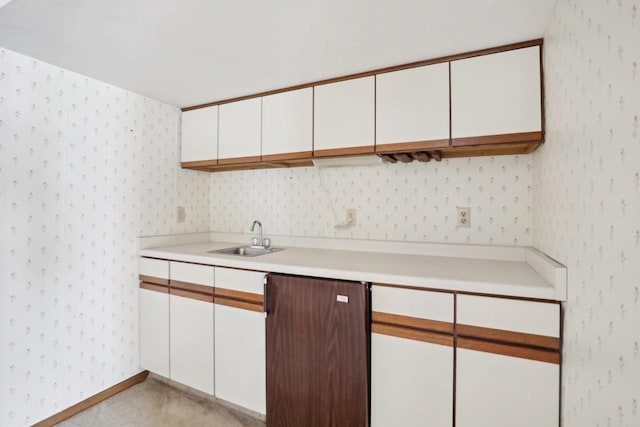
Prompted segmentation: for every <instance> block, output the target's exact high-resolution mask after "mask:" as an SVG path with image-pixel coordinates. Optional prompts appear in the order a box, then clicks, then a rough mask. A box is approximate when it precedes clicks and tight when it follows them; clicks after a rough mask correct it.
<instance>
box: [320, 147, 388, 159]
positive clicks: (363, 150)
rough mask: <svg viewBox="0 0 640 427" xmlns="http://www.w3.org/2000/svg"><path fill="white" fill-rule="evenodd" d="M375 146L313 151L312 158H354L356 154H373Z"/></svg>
mask: <svg viewBox="0 0 640 427" xmlns="http://www.w3.org/2000/svg"><path fill="white" fill-rule="evenodd" d="M375 148H376V147H375V145H363V146H362V147H347V148H329V149H326V150H313V157H337V156H354V155H358V154H373V153H375Z"/></svg>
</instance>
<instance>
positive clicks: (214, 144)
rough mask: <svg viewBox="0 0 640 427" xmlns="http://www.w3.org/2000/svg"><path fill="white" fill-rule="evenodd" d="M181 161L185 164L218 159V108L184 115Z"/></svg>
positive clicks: (203, 109)
mask: <svg viewBox="0 0 640 427" xmlns="http://www.w3.org/2000/svg"><path fill="white" fill-rule="evenodd" d="M181 134H182V138H181V145H180V159H181V161H182V162H183V163H185V162H194V161H211V162H213V163H214V164H215V160H216V159H217V158H218V106H217V105H216V106H213V107H207V108H199V109H197V110H190V111H185V112H184V113H182V128H181Z"/></svg>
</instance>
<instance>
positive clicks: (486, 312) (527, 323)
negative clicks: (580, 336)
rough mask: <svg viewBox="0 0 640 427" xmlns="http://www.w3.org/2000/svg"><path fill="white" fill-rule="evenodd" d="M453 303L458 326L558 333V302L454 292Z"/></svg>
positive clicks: (534, 332) (549, 334)
mask: <svg viewBox="0 0 640 427" xmlns="http://www.w3.org/2000/svg"><path fill="white" fill-rule="evenodd" d="M457 304H458V306H457V321H458V324H459V325H470V326H478V327H482V328H491V329H500V330H504V331H512V332H520V333H525V334H535V335H544V336H547V337H556V338H557V337H559V336H560V305H559V304H556V303H545V302H535V301H521V300H512V299H506V298H494V297H480V296H474V295H458V300H457Z"/></svg>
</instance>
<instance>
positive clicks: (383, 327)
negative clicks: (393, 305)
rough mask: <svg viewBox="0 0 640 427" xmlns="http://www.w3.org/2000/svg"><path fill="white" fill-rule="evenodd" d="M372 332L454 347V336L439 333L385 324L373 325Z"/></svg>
mask: <svg viewBox="0 0 640 427" xmlns="http://www.w3.org/2000/svg"><path fill="white" fill-rule="evenodd" d="M371 332H374V333H377V334H382V335H390V336H392V337H398V338H405V339H410V340H414V341H422V342H428V343H431V344H439V345H446V346H447V347H453V336H452V335H446V334H441V333H438V332H430V331H422V330H419V329H412V328H404V327H401V326H395V325H387V324H384V323H374V324H372V325H371Z"/></svg>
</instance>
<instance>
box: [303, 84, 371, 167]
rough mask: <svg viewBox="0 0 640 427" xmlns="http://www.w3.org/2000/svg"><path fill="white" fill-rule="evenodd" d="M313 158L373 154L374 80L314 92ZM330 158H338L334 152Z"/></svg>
mask: <svg viewBox="0 0 640 427" xmlns="http://www.w3.org/2000/svg"><path fill="white" fill-rule="evenodd" d="M314 91H315V94H314V105H315V108H314V129H313V130H314V147H313V149H314V155H315V156H318V155H320V156H322V155H323V154H325V155H326V154H329V153H326V152H325V153H323V150H336V149H351V150H344V151H343V154H360V153H372V152H373V150H374V144H375V141H374V127H375V124H374V119H375V79H374V77H373V76H371V77H363V78H359V79H352V80H345V81H341V82H337V83H330V84H325V85H320V86H316V87H315V88H314ZM330 154H332V155H334V154H339V152H335V151H332V152H331V153H330Z"/></svg>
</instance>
